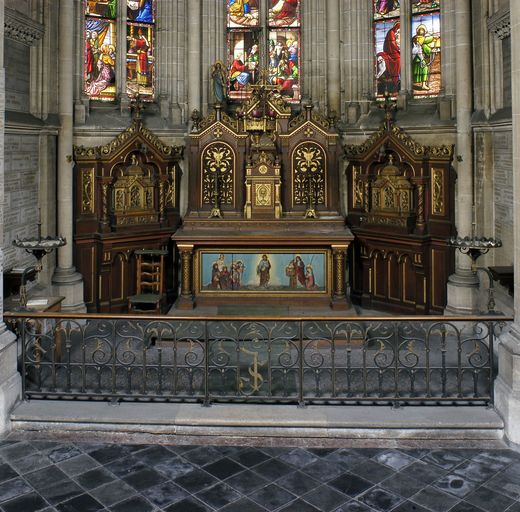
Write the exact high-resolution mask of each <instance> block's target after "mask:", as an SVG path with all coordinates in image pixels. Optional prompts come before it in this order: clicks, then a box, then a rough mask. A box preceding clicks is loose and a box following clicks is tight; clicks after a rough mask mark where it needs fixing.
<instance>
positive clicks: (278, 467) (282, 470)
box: [254, 459, 309, 482]
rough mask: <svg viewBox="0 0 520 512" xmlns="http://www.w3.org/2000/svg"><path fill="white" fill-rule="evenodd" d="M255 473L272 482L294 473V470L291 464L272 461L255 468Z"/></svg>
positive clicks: (276, 460)
mask: <svg viewBox="0 0 520 512" xmlns="http://www.w3.org/2000/svg"><path fill="white" fill-rule="evenodd" d="M308 467H309V466H308ZM254 471H255V473H258V474H259V475H261V476H263V477H264V478H266V479H267V480H270V481H271V482H272V481H273V480H277V479H278V478H281V477H282V476H284V475H288V474H289V473H292V472H293V471H294V468H293V467H292V466H289V464H286V463H285V462H282V461H281V460H278V459H271V460H268V461H267V462H262V464H259V465H258V466H255V467H254Z"/></svg>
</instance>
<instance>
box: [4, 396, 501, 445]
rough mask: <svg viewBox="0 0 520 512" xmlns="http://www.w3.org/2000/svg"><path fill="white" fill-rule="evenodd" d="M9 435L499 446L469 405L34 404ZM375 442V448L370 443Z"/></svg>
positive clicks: (481, 413)
mask: <svg viewBox="0 0 520 512" xmlns="http://www.w3.org/2000/svg"><path fill="white" fill-rule="evenodd" d="M11 426H12V429H13V431H14V432H16V431H18V432H26V433H30V432H33V433H40V434H45V433H46V434H48V435H50V434H52V435H59V434H63V435H70V434H74V439H78V438H79V437H85V438H92V437H93V436H94V437H96V436H99V437H102V438H106V437H107V436H108V437H112V438H124V439H126V440H129V439H135V440H136V441H138V442H148V441H147V440H148V439H149V438H150V437H152V438H153V439H155V441H156V442H175V441H174V439H175V438H176V437H178V438H180V437H184V438H193V437H195V438H199V441H198V442H200V438H202V437H204V436H209V437H213V438H216V437H223V438H227V439H226V440H222V441H221V442H225V443H226V444H227V443H228V441H230V440H235V441H240V440H241V439H242V440H250V441H252V440H253V439H268V438H280V437H283V438H288V439H292V440H293V441H294V443H296V444H298V443H297V440H310V439H320V440H321V441H326V440H328V441H330V443H333V442H334V440H336V441H338V442H339V441H345V440H351V441H363V440H365V441H371V444H374V442H377V441H380V442H385V441H391V440H393V441H399V442H401V443H402V442H410V443H411V444H412V445H414V444H416V443H418V442H420V444H421V446H424V443H425V442H431V443H434V444H435V443H436V442H439V441H442V442H443V444H449V443H450V442H453V443H455V444H457V443H458V442H464V441H468V442H477V444H478V446H481V444H479V443H481V442H487V443H488V444H491V445H493V444H494V443H499V444H500V443H501V440H502V438H503V433H504V432H503V429H504V423H503V421H502V419H501V418H500V417H499V415H498V414H497V412H496V411H495V410H494V409H492V408H486V407H471V406H457V407H455V406H405V407H400V408H398V409H394V408H391V407H390V406H353V405H350V406H349V405H340V406H326V405H323V406H316V405H314V406H308V407H306V408H298V407H296V406H292V405H253V404H214V405H212V406H211V407H203V406H201V405H200V404H185V403H183V404H169V403H135V402H128V403H120V404H117V405H112V404H110V403H108V402H101V401H90V402H87V401H65V400H32V401H31V402H22V403H20V404H19V405H18V406H17V407H16V408H15V409H14V411H13V413H12V415H11ZM376 444H377V443H376Z"/></svg>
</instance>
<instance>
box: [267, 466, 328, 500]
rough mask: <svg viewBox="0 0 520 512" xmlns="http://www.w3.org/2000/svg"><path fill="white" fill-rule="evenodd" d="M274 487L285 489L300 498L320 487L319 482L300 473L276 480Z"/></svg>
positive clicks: (296, 472)
mask: <svg viewBox="0 0 520 512" xmlns="http://www.w3.org/2000/svg"><path fill="white" fill-rule="evenodd" d="M276 485H279V486H280V487H283V488H284V489H287V490H288V491H289V492H292V493H293V494H295V495H296V496H302V495H303V494H305V493H306V492H309V491H310V490H311V489H315V488H316V487H318V486H319V485H321V482H319V481H318V480H316V479H315V478H312V477H311V476H309V475H305V474H304V473H302V472H301V471H295V472H294V473H290V474H289V475H286V476H283V477H282V478H279V479H278V480H276Z"/></svg>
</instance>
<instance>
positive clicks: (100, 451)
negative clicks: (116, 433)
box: [88, 444, 129, 464]
mask: <svg viewBox="0 0 520 512" xmlns="http://www.w3.org/2000/svg"><path fill="white" fill-rule="evenodd" d="M88 453H89V455H90V456H91V457H92V458H93V459H95V460H97V461H98V462H99V463H101V464H107V463H109V462H112V461H114V460H117V459H122V458H123V457H126V456H127V455H128V454H129V452H128V450H127V449H126V448H125V447H124V446H120V445H115V444H110V445H105V446H103V447H101V448H97V449H95V450H93V451H90V452H88Z"/></svg>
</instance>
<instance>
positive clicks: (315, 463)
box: [0, 433, 520, 512]
mask: <svg viewBox="0 0 520 512" xmlns="http://www.w3.org/2000/svg"><path fill="white" fill-rule="evenodd" d="M280 444H281V446H279V447H272V446H271V447H261V446H260V447H251V446H208V445H206V446H195V445H181V444H178V445H143V444H109V443H99V442H96V443H92V442H73V441H70V440H68V441H64V440H60V441H57V440H56V441H49V440H34V439H33V438H28V437H26V436H24V434H20V433H13V434H11V435H10V436H8V437H7V438H4V439H3V440H0V510H1V511H2V512H33V511H45V512H51V511H52V512H54V511H60V512H94V511H113V512H119V511H121V512H132V511H136V512H147V511H151V512H158V511H168V512H177V511H178V512H205V511H206V512H207V511H216V510H219V511H227V512H264V511H277V512H282V511H283V512H290V511H293V512H312V511H316V512H365V511H366V512H370V511H372V512H373V511H379V512H382V511H392V512H411V511H415V512H426V511H430V512H444V511H451V512H469V511H473V512H482V511H485V512H502V511H507V512H520V452H516V451H513V450H510V449H507V448H505V447H504V449H490V448H486V447H484V446H481V447H479V448H474V447H473V448H468V447H464V448H460V447H459V448H449V449H446V448H444V449H441V448H436V449H432V448H424V449H423V448H416V449H406V448H400V449H396V448H392V449H388V448H315V447H313V448H303V447H297V448H294V447H293V448H288V447H283V439H281V440H280ZM462 446H464V445H462Z"/></svg>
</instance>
